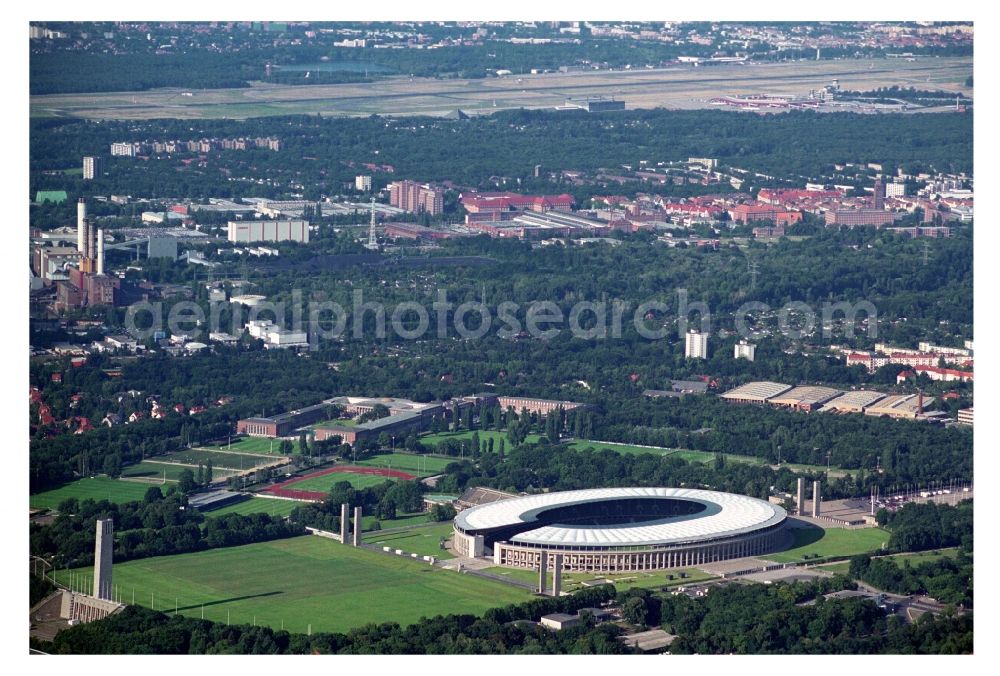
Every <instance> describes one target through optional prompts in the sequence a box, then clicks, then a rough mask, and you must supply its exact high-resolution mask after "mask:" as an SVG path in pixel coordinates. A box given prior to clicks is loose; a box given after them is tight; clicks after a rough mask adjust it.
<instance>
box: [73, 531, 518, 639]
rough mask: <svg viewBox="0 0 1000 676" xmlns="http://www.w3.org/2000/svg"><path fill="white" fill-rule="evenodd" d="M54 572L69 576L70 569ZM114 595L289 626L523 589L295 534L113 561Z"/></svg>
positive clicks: (405, 613)
mask: <svg viewBox="0 0 1000 676" xmlns="http://www.w3.org/2000/svg"><path fill="white" fill-rule="evenodd" d="M75 572H76V573H77V574H82V575H84V576H92V575H93V570H92V569H91V568H86V569H78V570H76V571H75ZM57 577H58V578H59V579H60V581H62V580H67V581H68V573H67V572H65V571H61V572H60V573H59V574H58V575H57ZM114 584H115V585H116V586H117V588H118V592H119V594H120V596H121V599H122V601H123V602H125V603H131V602H132V598H133V592H134V595H135V602H136V603H137V604H140V605H143V606H147V607H151V606H153V607H155V608H156V609H158V610H162V611H169V612H173V610H174V607H175V599H176V607H177V609H178V612H179V613H181V614H184V615H187V616H188V617H195V618H198V617H201V616H202V612H204V617H205V619H208V620H214V621H216V622H226V621H227V620H228V621H229V622H230V623H232V624H251V623H253V622H256V623H257V624H261V625H267V626H270V627H274V628H276V629H278V628H281V627H282V626H284V628H285V629H287V630H288V631H292V632H306V631H307V630H308V629H309V627H310V625H311V628H312V631H314V632H316V631H341V632H343V631H347V630H349V629H351V628H353V627H359V626H361V625H364V624H367V623H369V622H375V623H382V622H398V623H400V624H401V625H409V624H412V623H414V622H417V621H418V620H420V618H421V617H433V616H435V615H441V614H449V613H473V614H477V615H479V614H482V613H483V612H484V611H486V610H487V609H489V608H492V607H495V606H502V605H507V604H511V603H519V602H522V601H525V600H527V599H528V598H530V594H529V593H528V592H526V591H525V590H523V589H517V588H515V587H512V586H509V585H505V584H503V583H501V582H494V581H491V580H485V579H482V578H478V577H475V576H472V575H462V574H459V573H454V572H452V571H447V570H442V569H440V568H435V567H433V566H430V565H428V564H427V563H422V562H421V563H418V562H416V561H413V560H412V559H410V558H408V557H407V558H404V557H401V556H390V555H387V554H383V553H381V552H371V551H368V550H366V549H361V548H354V547H349V546H345V545H342V544H340V543H338V542H335V541H334V540H329V539H326V538H321V537H315V536H302V537H297V538H289V539H285V540H276V541H273V542H264V543H257V544H252V545H244V546H241V547H226V548H222V549H211V550H208V551H204V552H196V553H193V554H181V555H178V556H160V557H154V558H149V559H139V560H136V561H127V562H125V563H117V564H115V570H114Z"/></svg>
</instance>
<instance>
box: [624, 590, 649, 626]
mask: <svg viewBox="0 0 1000 676" xmlns="http://www.w3.org/2000/svg"><path fill="white" fill-rule="evenodd" d="M621 609H622V619H623V620H625V621H626V622H628V623H629V624H634V625H636V626H637V627H644V626H645V625H646V615H647V610H646V602H645V601H644V600H643V599H642V598H641V597H639V596H633V597H631V598H629V599H628V600H627V601H625V603H623V604H622V605H621Z"/></svg>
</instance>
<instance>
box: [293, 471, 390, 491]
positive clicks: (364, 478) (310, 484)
mask: <svg viewBox="0 0 1000 676" xmlns="http://www.w3.org/2000/svg"><path fill="white" fill-rule="evenodd" d="M289 481H291V480H290V479H289ZM341 481H347V482H349V483H350V484H351V485H352V486H353V487H354V488H356V489H360V488H368V487H369V486H378V485H380V484H383V483H385V482H386V481H396V479H393V478H392V477H387V476H377V475H373V474H355V473H354V472H334V473H333V474H324V475H323V476H314V477H312V478H310V479H303V480H302V481H296V482H295V483H293V484H289V485H288V486H287V488H289V489H292V490H296V491H317V492H319V493H329V492H330V489H331V488H333V485H334V484H336V483H339V482H341Z"/></svg>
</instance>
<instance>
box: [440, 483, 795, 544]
mask: <svg viewBox="0 0 1000 676" xmlns="http://www.w3.org/2000/svg"><path fill="white" fill-rule="evenodd" d="M635 498H652V499H657V498H671V499H675V500H686V501H694V502H700V503H702V504H703V505H705V506H706V509H705V510H704V511H701V512H699V513H697V514H690V515H684V516H674V517H667V518H654V519H651V520H649V521H643V522H632V523H622V524H613V525H601V526H581V525H579V524H572V525H571V524H559V523H554V524H550V525H543V526H541V527H540V528H535V529H533V530H526V531H524V532H521V533H518V534H517V535H514V536H513V537H511V542H513V543H515V544H540V545H557V546H560V545H561V546H591V547H592V546H601V545H604V546H607V547H623V546H636V545H652V544H679V543H685V542H696V541H702V540H711V539H716V538H721V537H731V536H735V535H739V534H742V533H749V532H752V531H756V530H759V529H761V528H766V527H768V526H772V525H776V524H779V523H781V522H782V521H784V520H785V517H786V514H785V510H783V509H782V508H781V507H779V506H777V505H772V504H770V503H769V502H765V501H764V500H758V499H757V498H751V497H748V496H745V495H736V494H733V493H720V492H717V491H705V490H698V489H691V488H660V487H636V488H595V489H588V490H582V491H563V492H558V493H542V494H539V495H529V496H526V497H520V498H513V499H511V500H502V501H500V502H494V503H490V504H486V505H481V506H479V507H473V508H471V509H468V510H465V511H464V512H460V513H459V515H458V516H457V517H455V524H456V526H458V528H459V529H460V530H484V529H487V530H488V529H494V528H503V527H505V526H516V525H517V524H521V523H523V524H528V525H530V524H531V522H533V521H536V520H537V518H538V516H539V514H541V513H542V512H545V511H546V510H549V509H552V508H555V507H567V506H570V505H574V504H585V503H593V502H605V501H611V500H623V499H635Z"/></svg>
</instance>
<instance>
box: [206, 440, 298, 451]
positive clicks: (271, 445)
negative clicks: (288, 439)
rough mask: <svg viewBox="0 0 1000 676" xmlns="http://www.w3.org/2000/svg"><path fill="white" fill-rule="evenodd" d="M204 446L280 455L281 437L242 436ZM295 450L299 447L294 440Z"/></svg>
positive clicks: (213, 448)
mask: <svg viewBox="0 0 1000 676" xmlns="http://www.w3.org/2000/svg"><path fill="white" fill-rule="evenodd" d="M202 448H206V449H211V450H219V451H234V452H237V453H262V454H268V455H280V454H281V451H280V448H281V439H263V438H261V437H240V438H238V439H233V440H232V442H226V441H223V442H222V443H220V444H216V445H213V446H203V447H202ZM292 448H293V450H295V449H297V448H298V442H297V441H295V442H292Z"/></svg>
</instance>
